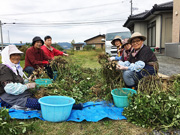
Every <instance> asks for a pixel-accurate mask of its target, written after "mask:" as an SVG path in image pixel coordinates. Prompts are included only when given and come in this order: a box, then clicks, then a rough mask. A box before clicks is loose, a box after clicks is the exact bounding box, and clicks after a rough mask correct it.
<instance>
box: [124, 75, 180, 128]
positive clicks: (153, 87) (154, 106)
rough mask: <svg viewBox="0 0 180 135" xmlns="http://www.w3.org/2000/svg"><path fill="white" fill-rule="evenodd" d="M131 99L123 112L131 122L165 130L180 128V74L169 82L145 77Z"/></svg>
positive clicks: (155, 77) (153, 77)
mask: <svg viewBox="0 0 180 135" xmlns="http://www.w3.org/2000/svg"><path fill="white" fill-rule="evenodd" d="M164 83H165V84H164ZM130 99H131V102H130V105H129V106H128V107H127V108H125V110H124V112H123V114H124V115H125V116H126V117H127V119H128V121H129V122H132V123H134V124H136V125H139V126H142V127H153V128H156V129H165V130H167V129H170V128H179V127H180V74H178V75H176V76H172V77H170V78H169V79H167V80H163V79H161V78H158V77H157V76H148V77H145V78H143V79H142V80H141V81H140V82H139V87H138V94H137V95H134V96H133V97H130Z"/></svg>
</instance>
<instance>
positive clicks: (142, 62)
mask: <svg viewBox="0 0 180 135" xmlns="http://www.w3.org/2000/svg"><path fill="white" fill-rule="evenodd" d="M145 40H146V37H145V36H142V35H141V33H139V32H135V33H134V34H132V36H131V38H130V39H129V43H130V44H131V45H132V48H133V50H132V51H131V54H130V56H129V59H128V61H124V62H123V61H120V62H118V65H117V69H120V70H123V79H124V82H125V84H126V86H127V87H136V86H137V83H138V81H139V80H140V79H141V78H143V77H144V76H147V75H154V74H156V73H157V70H158V62H157V58H156V56H155V54H154V53H153V52H152V50H151V49H150V47H148V46H146V45H144V41H145Z"/></svg>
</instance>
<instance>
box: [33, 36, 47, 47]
mask: <svg viewBox="0 0 180 135" xmlns="http://www.w3.org/2000/svg"><path fill="white" fill-rule="evenodd" d="M36 41H41V42H42V45H43V44H44V41H43V40H42V39H41V38H40V37H38V36H36V37H34V38H33V40H32V46H34V44H35V42H36Z"/></svg>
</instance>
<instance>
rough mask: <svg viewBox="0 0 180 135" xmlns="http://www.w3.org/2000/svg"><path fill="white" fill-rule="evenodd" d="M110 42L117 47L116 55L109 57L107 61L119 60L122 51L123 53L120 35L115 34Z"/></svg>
mask: <svg viewBox="0 0 180 135" xmlns="http://www.w3.org/2000/svg"><path fill="white" fill-rule="evenodd" d="M111 44H112V45H113V46H116V47H117V56H116V57H110V59H109V61H112V60H116V61H119V60H121V57H122V53H123V48H122V39H121V37H120V36H115V37H114V39H113V40H112V41H111Z"/></svg>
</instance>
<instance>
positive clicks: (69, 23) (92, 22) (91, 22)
mask: <svg viewBox="0 0 180 135" xmlns="http://www.w3.org/2000/svg"><path fill="white" fill-rule="evenodd" d="M124 20H125V19H116V20H101V21H89V22H88V21H86V22H56V23H50V22H49V23H41V24H40V23H15V24H20V25H64V24H67V25H74V24H94V23H106V22H119V21H124ZM6 24H12V23H6Z"/></svg>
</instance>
